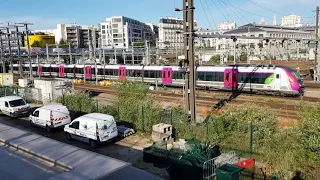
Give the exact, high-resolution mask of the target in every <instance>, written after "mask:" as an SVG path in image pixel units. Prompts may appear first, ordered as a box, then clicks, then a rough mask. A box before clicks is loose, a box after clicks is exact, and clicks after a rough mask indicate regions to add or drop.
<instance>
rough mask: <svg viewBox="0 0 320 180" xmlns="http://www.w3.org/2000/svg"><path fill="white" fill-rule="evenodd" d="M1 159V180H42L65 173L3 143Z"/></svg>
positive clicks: (0, 144)
mask: <svg viewBox="0 0 320 180" xmlns="http://www.w3.org/2000/svg"><path fill="white" fill-rule="evenodd" d="M0 157H1V161H0V179H8V180H9V179H10V180H38V179H39V180H42V179H48V178H50V177H53V176H55V175H57V174H59V173H62V172H63V170H62V169H58V168H56V167H53V165H50V164H48V163H47V162H44V161H42V160H40V159H37V158H34V157H31V156H29V155H27V154H25V153H23V152H19V151H17V150H15V149H13V148H10V147H7V146H6V145H4V144H2V143H0Z"/></svg>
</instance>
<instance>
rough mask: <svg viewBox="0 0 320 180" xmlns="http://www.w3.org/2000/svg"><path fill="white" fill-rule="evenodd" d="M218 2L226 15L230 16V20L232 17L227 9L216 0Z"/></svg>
mask: <svg viewBox="0 0 320 180" xmlns="http://www.w3.org/2000/svg"><path fill="white" fill-rule="evenodd" d="M218 3H219V4H220V6H221V7H222V9H223V10H224V11H225V13H226V14H227V16H228V17H229V18H230V20H231V21H232V19H233V18H232V17H231V16H230V14H229V13H228V11H227V10H226V9H225V8H224V6H223V4H222V3H221V2H220V1H219V0H218Z"/></svg>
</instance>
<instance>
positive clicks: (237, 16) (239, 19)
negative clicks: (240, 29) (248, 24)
mask: <svg viewBox="0 0 320 180" xmlns="http://www.w3.org/2000/svg"><path fill="white" fill-rule="evenodd" d="M220 1H221V2H222V3H224V4H225V5H226V6H227V4H226V3H225V2H224V1H223V0H220ZM227 7H228V8H229V9H230V11H232V13H233V14H234V15H235V16H236V17H237V18H238V19H239V20H240V21H241V22H242V23H243V24H245V22H244V21H243V20H242V18H240V17H239V16H238V15H237V13H236V12H235V11H234V10H233V9H232V8H231V7H229V6H227Z"/></svg>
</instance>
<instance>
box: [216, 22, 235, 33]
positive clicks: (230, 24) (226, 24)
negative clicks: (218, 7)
mask: <svg viewBox="0 0 320 180" xmlns="http://www.w3.org/2000/svg"><path fill="white" fill-rule="evenodd" d="M236 28H237V23H236V22H235V21H232V22H221V23H220V24H219V27H218V30H224V31H226V30H227V31H228V30H231V29H236Z"/></svg>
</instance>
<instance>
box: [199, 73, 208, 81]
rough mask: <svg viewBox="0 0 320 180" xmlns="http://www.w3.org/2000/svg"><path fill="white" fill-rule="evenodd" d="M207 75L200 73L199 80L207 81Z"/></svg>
mask: <svg viewBox="0 0 320 180" xmlns="http://www.w3.org/2000/svg"><path fill="white" fill-rule="evenodd" d="M205 77H206V76H205V73H204V72H198V80H200V81H205Z"/></svg>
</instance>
